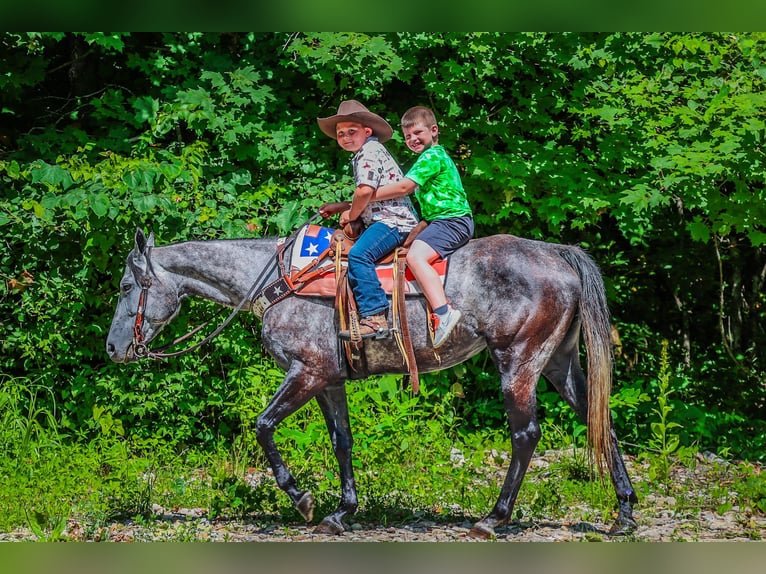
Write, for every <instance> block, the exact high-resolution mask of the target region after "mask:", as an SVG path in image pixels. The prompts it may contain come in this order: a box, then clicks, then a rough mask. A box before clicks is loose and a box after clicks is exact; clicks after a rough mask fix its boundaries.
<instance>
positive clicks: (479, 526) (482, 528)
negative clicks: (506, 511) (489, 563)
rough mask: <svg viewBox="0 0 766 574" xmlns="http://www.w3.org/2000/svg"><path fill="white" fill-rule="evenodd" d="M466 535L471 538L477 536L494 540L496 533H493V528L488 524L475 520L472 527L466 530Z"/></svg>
mask: <svg viewBox="0 0 766 574" xmlns="http://www.w3.org/2000/svg"><path fill="white" fill-rule="evenodd" d="M468 536H470V537H471V538H479V539H481V540H494V539H495V537H496V536H497V535H496V534H495V529H494V528H492V527H491V526H490V525H489V524H486V523H484V522H477V523H476V524H474V525H473V528H471V530H469V531H468Z"/></svg>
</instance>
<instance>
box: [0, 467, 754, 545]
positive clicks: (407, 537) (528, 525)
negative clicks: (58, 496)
mask: <svg viewBox="0 0 766 574" xmlns="http://www.w3.org/2000/svg"><path fill="white" fill-rule="evenodd" d="M556 456H560V453H553V454H551V453H546V454H544V455H542V456H539V457H536V459H535V461H534V463H535V466H537V467H538V468H539V467H540V466H545V465H546V464H548V463H549V462H550V460H552V459H553V458H555V457H556ZM626 462H627V465H628V471H629V473H630V475H631V476H632V477H639V478H636V480H640V479H641V478H640V477H644V479H645V475H646V470H647V469H646V468H642V467H641V466H640V465H638V464H637V463H636V461H635V460H632V459H627V460H626ZM725 466H726V463H724V462H723V461H721V460H720V459H716V458H715V457H714V456H712V455H698V462H697V464H696V465H695V466H694V468H691V469H690V468H688V467H686V466H680V465H676V466H675V467H674V468H673V470H672V476H671V479H670V482H671V484H673V485H675V487H674V488H671V489H670V490H671V491H674V492H677V493H682V494H679V496H683V497H684V498H683V500H682V501H679V500H677V499H676V498H675V497H674V496H672V495H660V494H650V495H648V496H646V497H645V498H644V499H643V500H641V501H640V502H639V504H638V506H637V507H636V508H635V515H634V516H635V518H636V521H637V522H638V529H637V530H636V531H635V532H634V533H633V534H631V535H630V536H627V537H610V536H608V534H607V531H608V530H609V527H610V526H611V524H599V523H586V522H582V521H580V520H579V519H578V518H577V514H578V509H577V508H573V509H571V511H570V512H569V513H568V514H571V517H569V516H568V517H565V518H564V519H555V520H545V519H541V520H538V521H534V522H531V521H530V522H523V521H522V522H519V521H514V522H512V523H510V524H509V525H508V526H507V527H504V528H498V529H497V538H496V540H497V541H502V542H565V541H566V542H568V541H583V540H587V541H614V542H620V541H635V542H659V541H713V540H726V541H752V540H764V539H766V516H764V514H763V513H758V512H752V511H751V509H749V508H740V507H738V506H731V507H730V508H727V509H726V510H725V511H723V510H724V509H723V508H720V509H716V510H711V509H710V508H712V507H713V506H715V504H714V503H713V502H711V499H712V497H713V492H714V489H715V492H716V496H720V492H722V490H721V489H722V488H723V489H724V491H725V488H726V486H727V484H729V483H730V482H731V479H732V476H731V475H730V473H729V474H727V472H726V471H725ZM722 468H724V470H722ZM759 470H760V469H757V471H759ZM522 488H523V485H522ZM663 490H668V489H667V488H666V489H663ZM730 499H734V497H733V496H731V497H730ZM152 510H153V512H154V514H155V519H154V520H149V521H145V522H143V523H140V524H138V523H135V522H133V521H125V522H115V523H112V524H109V525H108V526H104V527H102V528H101V529H99V530H98V531H97V532H96V533H89V534H87V535H86V533H84V532H83V531H82V527H81V526H80V525H79V524H78V523H77V521H76V520H71V521H70V522H69V524H68V528H67V531H66V532H65V534H66V536H67V537H68V539H70V540H83V539H89V540H103V541H107V540H108V541H115V542H120V541H122V542H134V541H135V542H138V541H159V540H173V541H222V542H256V541H261V542H286V541H290V542H464V541H465V542H472V541H473V542H475V541H476V540H475V539H473V538H470V537H469V536H468V532H469V530H470V528H471V526H472V523H471V522H468V521H462V522H455V523H441V522H434V521H432V520H427V519H413V520H412V521H409V522H407V523H404V524H398V525H397V526H381V525H376V524H368V523H364V522H354V521H353V519H352V521H351V523H350V529H349V530H348V531H347V532H345V533H343V534H341V535H338V536H330V535H323V534H315V533H314V532H313V528H314V527H313V525H305V524H299V523H295V524H291V523H286V524H280V525H273V524H269V523H267V522H266V521H264V520H257V519H256V520H252V521H231V520H213V521H210V520H208V519H207V517H206V512H205V510H204V509H175V510H174V511H168V510H166V509H164V508H161V507H159V506H156V505H155V506H154V507H153V509H152ZM718 510H721V512H718ZM579 512H580V514H582V511H581V509H579ZM14 540H35V536H34V535H33V534H32V532H31V531H29V530H28V529H19V530H17V531H14V532H11V533H6V534H0V541H14Z"/></svg>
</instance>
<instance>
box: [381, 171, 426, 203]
mask: <svg viewBox="0 0 766 574" xmlns="http://www.w3.org/2000/svg"><path fill="white" fill-rule="evenodd" d="M417 187H418V184H417V183H415V182H414V181H412V180H411V179H407V178H406V177H405V178H404V179H400V180H399V181H397V182H394V183H389V184H386V185H381V186H380V187H379V188H378V189H376V190H375V195H374V197H373V200H374V201H383V200H384V199H396V198H398V197H404V196H405V195H409V194H411V193H412V192H413V191H415V190H416V189H417Z"/></svg>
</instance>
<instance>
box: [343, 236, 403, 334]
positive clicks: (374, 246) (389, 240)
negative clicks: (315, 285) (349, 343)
mask: <svg viewBox="0 0 766 574" xmlns="http://www.w3.org/2000/svg"><path fill="white" fill-rule="evenodd" d="M405 236H406V234H402V233H400V232H399V231H398V230H397V229H392V228H390V227H388V226H387V225H385V224H383V223H379V222H378V223H373V224H372V225H371V226H370V227H368V228H367V229H366V230H365V231H364V233H362V235H361V236H360V237H359V239H357V240H356V243H354V246H353V247H352V248H351V250H350V251H349V253H348V279H349V283H350V284H351V289H352V290H353V291H354V297H355V298H356V305H357V308H358V309H359V315H360V317H362V318H363V319H364V318H369V317H375V318H376V320H377V319H380V320H379V321H377V323H378V327H379V328H375V327H373V326H370V325H367V326H365V324H363V325H362V331H363V332H362V334H363V335H370V334H375V333H376V332H377V333H378V334H383V333H381V331H382V330H386V329H388V323H387V320H386V317H385V314H386V312H387V311H388V306H389V303H388V298H387V297H386V293H385V291H384V290H383V287H381V285H380V280H379V279H378V275H377V273H376V272H375V262H376V261H378V260H379V259H380V258H382V257H383V256H385V255H387V254H388V253H390V252H391V251H393V250H394V249H395V248H396V247H398V246H399V245H401V243H402V241H404V237H405Z"/></svg>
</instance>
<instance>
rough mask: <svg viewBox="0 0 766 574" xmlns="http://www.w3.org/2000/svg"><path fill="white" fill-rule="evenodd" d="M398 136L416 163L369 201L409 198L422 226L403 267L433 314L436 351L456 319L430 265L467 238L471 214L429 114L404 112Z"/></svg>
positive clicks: (417, 109) (471, 229)
mask: <svg viewBox="0 0 766 574" xmlns="http://www.w3.org/2000/svg"><path fill="white" fill-rule="evenodd" d="M402 133H403V134H404V140H405V143H406V144H407V147H408V148H409V149H410V150H412V151H413V152H415V153H416V154H419V155H418V159H417V160H416V161H415V163H414V164H413V166H412V167H411V168H410V170H409V171H408V172H407V174H406V175H405V176H404V177H403V178H402V179H400V180H399V181H397V182H395V183H391V184H388V185H385V186H383V187H379V188H378V189H377V190H376V191H375V195H374V198H375V199H376V200H386V199H394V198H401V197H406V196H407V195H409V194H410V193H413V192H415V197H416V199H417V200H418V204H419V205H420V215H421V217H422V218H423V219H424V220H426V221H427V222H428V227H426V228H425V230H423V231H421V232H420V234H418V236H417V238H416V239H415V241H414V242H413V243H412V246H411V247H410V249H409V252H408V253H407V265H409V267H410V269H411V270H412V273H413V275H415V278H416V279H417V280H418V284H419V285H420V288H421V290H422V291H423V294H424V295H425V297H426V300H427V301H428V304H429V305H430V306H431V309H433V312H434V317H433V319H434V341H433V345H434V348H438V347H440V346H442V345H443V344H444V343H445V342H446V341H447V338H448V337H449V334H450V333H451V332H452V330H453V329H454V328H455V325H457V323H458V322H459V321H460V318H461V316H462V313H461V312H460V311H459V310H458V309H454V308H453V307H452V305H450V303H449V301H447V296H446V294H445V293H444V286H443V285H442V281H441V278H440V277H439V275H438V273H437V272H436V270H435V269H434V268H433V267H432V266H431V263H432V262H433V261H435V260H436V259H438V258H439V257H441V258H446V257H447V256H448V255H450V254H451V253H453V252H454V251H456V250H457V249H458V248H460V247H462V246H463V245H465V244H466V243H467V242H468V240H469V239H471V237H473V233H474V223H473V213H472V211H471V206H470V205H469V204H468V198H467V197H466V194H465V190H464V189H463V183H462V181H461V180H460V174H459V173H458V170H457V167H456V166H455V163H454V162H453V161H452V159H451V158H450V157H449V155H448V154H447V152H446V151H445V149H444V148H443V147H442V146H441V145H439V126H438V124H437V123H436V117H435V116H434V113H433V112H432V111H431V110H430V109H429V108H426V107H423V106H415V107H413V108H410V109H409V110H407V111H406V112H405V114H404V115H403V116H402Z"/></svg>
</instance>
